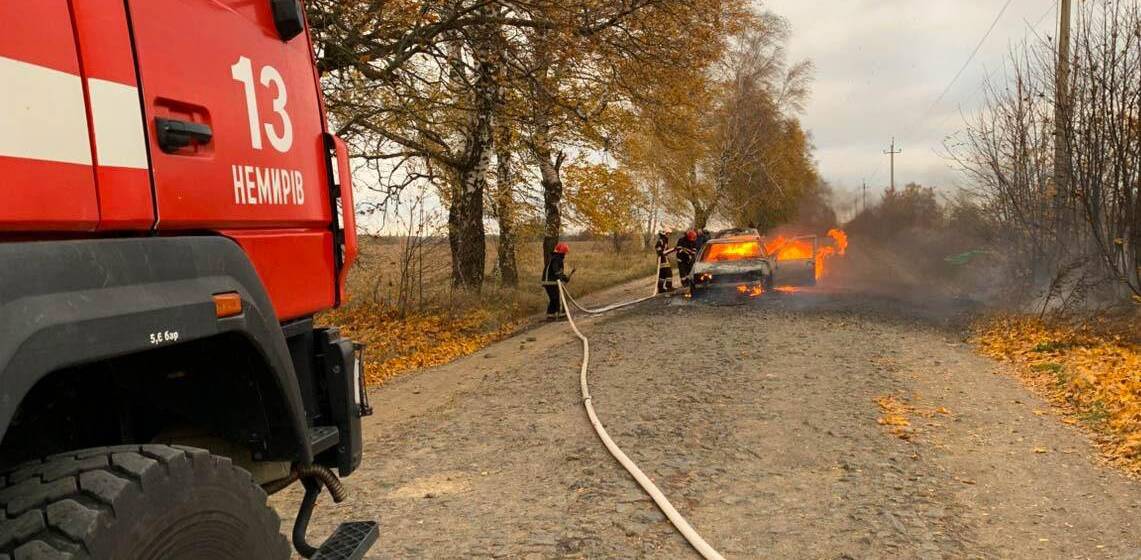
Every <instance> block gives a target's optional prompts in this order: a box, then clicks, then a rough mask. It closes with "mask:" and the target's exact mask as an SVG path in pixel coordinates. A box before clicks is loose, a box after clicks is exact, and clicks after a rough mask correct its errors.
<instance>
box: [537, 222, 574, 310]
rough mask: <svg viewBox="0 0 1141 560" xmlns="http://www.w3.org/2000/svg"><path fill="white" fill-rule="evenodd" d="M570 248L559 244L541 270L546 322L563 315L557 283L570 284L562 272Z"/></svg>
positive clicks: (567, 277) (568, 278) (568, 277)
mask: <svg viewBox="0 0 1141 560" xmlns="http://www.w3.org/2000/svg"><path fill="white" fill-rule="evenodd" d="M569 252H570V246H569V245H567V244H566V243H562V242H560V243H559V244H557V245H555V250H554V251H552V252H551V256H550V257H549V258H548V259H547V266H546V267H545V268H543V279H542V282H541V283H542V285H543V289H544V290H546V291H547V320H548V321H553V320H555V319H558V318H559V317H560V316H562V314H563V306H562V301H561V300H560V299H559V281H560V280H561V281H562V282H563V283H564V284H565V283H567V282H570V276H567V275H566V274H565V273H564V272H563V271H564V265H565V261H566V258H567V253H569Z"/></svg>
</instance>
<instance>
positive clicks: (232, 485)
mask: <svg viewBox="0 0 1141 560" xmlns="http://www.w3.org/2000/svg"><path fill="white" fill-rule="evenodd" d="M280 525H281V520H280V519H279V518H278V517H277V513H276V512H274V511H273V509H272V508H270V507H269V506H268V505H267V504H266V494H265V492H264V491H262V489H261V488H260V487H259V486H257V485H256V484H254V481H253V478H252V477H251V476H250V474H249V473H248V472H246V471H245V470H242V469H240V468H238V467H235V466H233V465H232V464H231V463H230V460H229V459H226V458H224V457H218V456H216V455H211V454H210V453H209V452H207V451H205V450H202V449H196V448H192V447H182V446H167V445H125V446H118V447H100V448H95V449H87V450H83V451H77V452H73V453H65V454H61V455H54V456H52V457H48V458H47V459H44V460H42V461H38V462H34V463H28V464H25V465H22V466H20V467H17V468H16V469H15V470H12V471H9V472H7V473H4V474H2V475H0V560H49V559H51V560H56V559H61V560H80V559H83V560H104V559H106V560H213V559H223V560H225V559H233V560H262V559H266V560H281V559H287V558H289V556H290V548H289V545H288V543H287V542H286V540H285V537H283V536H282V535H281V533H280V532H279V527H280Z"/></svg>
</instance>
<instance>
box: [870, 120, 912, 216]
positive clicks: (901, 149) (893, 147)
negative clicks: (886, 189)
mask: <svg viewBox="0 0 1141 560" xmlns="http://www.w3.org/2000/svg"><path fill="white" fill-rule="evenodd" d="M902 153H903V148H900V149H899V150H896V149H895V136H892V137H891V149H890V150H888V151H886V152H884V154H888V155H891V190H893V191H894V190H895V154H902ZM867 202H868V197H867V194H866V193H865V194H864V204H867Z"/></svg>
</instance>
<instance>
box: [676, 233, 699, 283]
mask: <svg viewBox="0 0 1141 560" xmlns="http://www.w3.org/2000/svg"><path fill="white" fill-rule="evenodd" d="M674 249H675V250H676V251H677V275H678V278H680V279H681V286H682V287H683V288H684V287H687V286H689V274H690V272H693V263H694V262H695V261H697V231H695V230H692V229H691V230H689V231H687V232H685V235H683V236H681V238H680V239H678V240H677V245H676V246H675V247H674Z"/></svg>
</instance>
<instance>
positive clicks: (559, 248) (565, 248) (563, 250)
mask: <svg viewBox="0 0 1141 560" xmlns="http://www.w3.org/2000/svg"><path fill="white" fill-rule="evenodd" d="M555 252H556V253H558V254H560V255H565V254H567V253H569V252H570V245H567V244H566V243H559V244H558V245H555Z"/></svg>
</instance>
